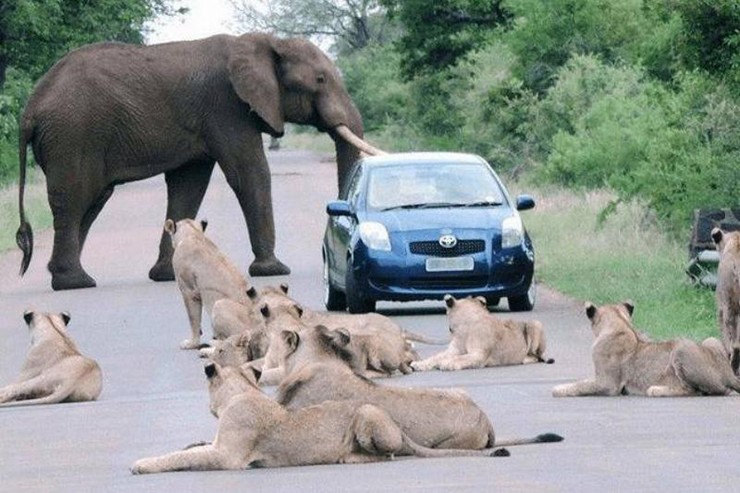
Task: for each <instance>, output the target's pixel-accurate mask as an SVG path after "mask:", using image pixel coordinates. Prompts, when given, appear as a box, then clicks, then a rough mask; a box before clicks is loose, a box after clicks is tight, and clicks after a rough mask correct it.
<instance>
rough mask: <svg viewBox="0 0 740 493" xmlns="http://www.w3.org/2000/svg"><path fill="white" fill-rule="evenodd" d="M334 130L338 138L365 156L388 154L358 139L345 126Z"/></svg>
mask: <svg viewBox="0 0 740 493" xmlns="http://www.w3.org/2000/svg"><path fill="white" fill-rule="evenodd" d="M334 130H336V132H337V134H338V135H339V136H340V137H342V138H343V139H344V140H346V141H347V142H348V143H350V144H352V145H353V146H355V147H356V148H357V149H359V150H360V151H362V152H364V153H365V154H369V155H371V156H384V155H386V154H388V153H387V152H385V151H382V150H380V149H378V148H376V147H373V146H372V145H370V144H368V143H367V142H366V141H364V140H363V139H361V138H359V137H358V136H357V135H355V134H354V132H352V130H350V129H349V127H347V126H346V125H339V126H337V127H336V128H334Z"/></svg>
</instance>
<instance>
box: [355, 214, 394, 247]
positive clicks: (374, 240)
mask: <svg viewBox="0 0 740 493" xmlns="http://www.w3.org/2000/svg"><path fill="white" fill-rule="evenodd" d="M360 239H361V240H362V242H363V243H364V244H365V245H367V247H368V248H370V249H372V250H386V251H390V249H391V240H390V238H389V237H388V230H387V229H385V226H383V225H382V224H380V223H376V222H372V221H368V222H363V223H360Z"/></svg>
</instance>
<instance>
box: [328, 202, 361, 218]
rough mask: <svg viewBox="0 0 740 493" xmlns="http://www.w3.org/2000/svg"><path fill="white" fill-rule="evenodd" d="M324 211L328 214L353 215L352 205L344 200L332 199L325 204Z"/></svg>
mask: <svg viewBox="0 0 740 493" xmlns="http://www.w3.org/2000/svg"><path fill="white" fill-rule="evenodd" d="M326 213H327V214H329V215H330V216H348V217H354V215H355V214H354V212H352V206H350V205H349V202H347V201H346V200H332V201H331V202H329V203H328V204H326Z"/></svg>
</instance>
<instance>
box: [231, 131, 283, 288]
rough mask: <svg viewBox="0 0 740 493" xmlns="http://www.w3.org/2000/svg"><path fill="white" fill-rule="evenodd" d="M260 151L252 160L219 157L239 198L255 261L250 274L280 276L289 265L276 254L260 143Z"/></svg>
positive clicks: (265, 161) (268, 179) (267, 181)
mask: <svg viewBox="0 0 740 493" xmlns="http://www.w3.org/2000/svg"><path fill="white" fill-rule="evenodd" d="M258 148H259V151H257V152H259V155H258V156H252V158H253V159H252V160H251V161H247V162H241V161H240V160H230V159H223V160H220V161H219V164H220V166H221V168H222V169H223V171H224V175H226V179H227V181H228V183H229V186H231V188H232V190H234V193H236V196H237V198H238V199H239V205H240V206H241V209H242V213H243V214H244V219H245V221H246V222H247V229H248V231H249V240H250V242H251V243H252V252H253V253H254V257H255V258H254V261H253V262H252V264H251V265H250V266H249V275H251V276H255V277H259V276H281V275H287V274H290V268H289V267H288V266H287V265H285V264H283V263H282V262H281V261H280V260H278V259H277V257H276V256H275V220H274V217H273V211H272V190H271V183H270V170H269V168H268V166H267V159H266V158H265V156H264V154H263V151H262V144H261V142H260V144H259V147H258Z"/></svg>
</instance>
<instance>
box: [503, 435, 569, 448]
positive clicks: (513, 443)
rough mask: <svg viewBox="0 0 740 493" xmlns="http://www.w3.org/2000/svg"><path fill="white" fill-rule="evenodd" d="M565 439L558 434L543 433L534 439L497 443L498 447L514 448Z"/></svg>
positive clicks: (518, 439)
mask: <svg viewBox="0 0 740 493" xmlns="http://www.w3.org/2000/svg"><path fill="white" fill-rule="evenodd" d="M563 440H564V439H563V437H562V436H560V435H558V434H557V433H542V434H540V435H537V436H535V437H532V438H514V439H511V440H501V441H496V447H513V446H516V445H530V444H533V443H555V442H562V441H563Z"/></svg>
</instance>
